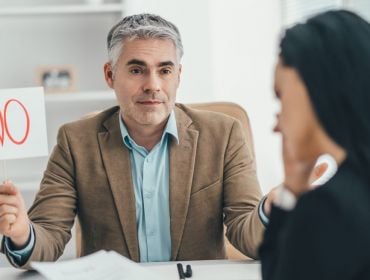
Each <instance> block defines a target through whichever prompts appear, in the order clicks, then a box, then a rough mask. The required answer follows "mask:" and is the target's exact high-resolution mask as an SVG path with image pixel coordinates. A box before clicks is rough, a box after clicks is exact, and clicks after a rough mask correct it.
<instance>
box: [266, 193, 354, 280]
mask: <svg viewBox="0 0 370 280" xmlns="http://www.w3.org/2000/svg"><path fill="white" fill-rule="evenodd" d="M344 217H345V213H344V212H343V211H341V210H340V207H338V206H337V205H336V203H335V201H334V200H333V199H328V197H325V196H316V195H312V194H306V195H304V196H303V197H301V198H300V200H299V201H298V204H297V206H296V208H295V209H294V210H293V211H292V212H291V213H289V212H286V211H284V210H281V209H279V208H277V207H275V206H273V207H272V211H271V217H270V223H269V225H268V226H267V229H266V232H265V236H264V240H263V244H262V246H261V248H260V257H261V265H262V276H263V279H264V280H296V279H300V280H311V279H336V280H341V279H352V277H351V275H352V276H353V275H355V274H356V272H355V270H356V267H355V266H353V265H351V264H350V263H351V262H349V261H348V258H351V256H352V257H354V255H353V252H356V250H358V249H359V250H358V252H360V251H361V249H360V248H356V249H355V250H354V247H355V245H354V242H353V240H351V238H350V235H349V232H350V231H351V230H353V227H351V226H350V225H346V224H345V223H344V222H343V219H344ZM352 263H353V262H352Z"/></svg>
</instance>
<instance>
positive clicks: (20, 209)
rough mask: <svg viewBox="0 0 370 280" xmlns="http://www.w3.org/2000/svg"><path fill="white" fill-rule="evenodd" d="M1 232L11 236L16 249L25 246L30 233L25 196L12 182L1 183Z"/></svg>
mask: <svg viewBox="0 0 370 280" xmlns="http://www.w3.org/2000/svg"><path fill="white" fill-rule="evenodd" d="M0 234H2V235H5V236H7V237H9V238H10V239H11V241H12V245H13V246H14V247H15V249H17V248H22V247H24V246H25V245H26V243H27V241H28V238H29V235H30V226H29V219H28V215H27V211H26V206H25V203H24V200H23V197H22V195H21V193H20V191H19V189H18V188H17V187H16V186H14V185H13V184H12V183H11V182H4V183H3V184H1V185H0Z"/></svg>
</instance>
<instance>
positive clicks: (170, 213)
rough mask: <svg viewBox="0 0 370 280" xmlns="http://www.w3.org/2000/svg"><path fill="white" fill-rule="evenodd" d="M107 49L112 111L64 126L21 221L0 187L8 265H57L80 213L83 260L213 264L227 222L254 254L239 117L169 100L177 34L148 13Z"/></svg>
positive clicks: (254, 210)
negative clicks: (110, 255)
mask: <svg viewBox="0 0 370 280" xmlns="http://www.w3.org/2000/svg"><path fill="white" fill-rule="evenodd" d="M108 54H109V62H107V63H106V64H105V66H104V74H105V79H106V81H107V84H108V86H109V87H111V88H112V89H113V90H114V91H115V93H116V96H117V101H118V105H119V106H117V107H114V108H110V109H107V110H106V111H104V112H102V113H100V114H98V115H96V116H94V117H91V118H88V119H84V120H79V121H76V122H73V123H70V124H66V125H64V126H62V127H61V129H60V130H59V134H58V143H57V145H56V147H55V148H54V150H53V153H52V155H51V157H50V160H49V163H48V166H47V169H46V171H45V174H44V178H43V180H42V182H41V187H40V190H39V192H38V194H37V197H36V199H35V202H34V204H33V206H32V207H31V209H30V210H29V212H28V214H27V213H26V210H25V206H24V202H23V199H22V197H21V195H20V192H19V190H18V189H17V188H16V187H15V186H14V185H12V184H11V183H10V182H7V183H4V184H3V185H0V233H2V234H3V235H5V238H4V240H3V251H5V253H6V255H7V256H8V259H9V260H10V262H11V263H12V264H13V265H15V266H20V267H25V268H28V267H29V263H30V261H55V260H56V259H57V258H58V257H59V256H60V255H61V254H62V253H63V249H64V246H65V244H66V243H67V242H68V240H69V239H70V237H71V227H72V225H73V223H74V219H75V216H76V215H77V216H78V219H79V222H80V225H81V231H82V243H81V254H82V255H86V254H90V253H93V252H95V251H97V250H100V249H105V250H115V251H117V252H119V253H121V254H122V255H125V256H127V257H129V258H131V259H132V260H134V261H141V262H147V261H169V260H192V259H221V258H225V257H226V255H225V248H224V235H223V224H224V223H225V225H226V226H227V235H228V238H229V239H230V241H231V243H232V244H233V245H234V246H236V247H237V248H238V249H239V250H241V251H242V252H243V253H245V254H246V255H248V256H250V257H254V258H255V257H256V251H257V247H258V245H259V243H260V240H261V237H262V232H263V229H264V226H263V224H262V222H261V218H260V214H259V212H260V213H262V212H263V211H262V210H261V209H262V207H258V206H259V205H260V206H261V205H262V204H261V202H260V200H261V191H260V188H259V185H258V182H257V178H256V172H255V163H254V159H253V156H252V155H251V154H250V151H249V150H248V149H247V144H246V140H245V138H244V136H243V132H242V129H241V125H240V123H239V122H238V121H236V120H234V119H232V118H229V117H226V116H224V115H221V114H217V113H211V112H204V111H198V110H193V109H190V108H188V107H186V106H184V105H182V104H175V100H176V91H177V88H178V86H179V83H180V76H181V64H180V60H181V57H182V54H183V47H182V43H181V37H180V34H179V31H178V29H177V28H176V27H175V26H174V25H173V24H172V23H170V22H168V21H167V20H165V19H163V18H161V17H159V16H156V15H151V14H140V15H134V16H128V17H126V18H124V19H122V20H121V21H120V22H119V23H117V24H116V25H115V26H114V27H113V28H112V29H111V31H110V32H109V35H108ZM262 214H263V213H262Z"/></svg>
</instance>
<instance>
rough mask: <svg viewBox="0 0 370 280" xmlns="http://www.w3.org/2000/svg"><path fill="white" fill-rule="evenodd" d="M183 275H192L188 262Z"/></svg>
mask: <svg viewBox="0 0 370 280" xmlns="http://www.w3.org/2000/svg"><path fill="white" fill-rule="evenodd" d="M185 276H186V277H188V278H190V277H191V276H193V271H192V270H191V266H190V264H188V265H186V272H185Z"/></svg>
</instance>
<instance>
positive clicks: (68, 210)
mask: <svg viewBox="0 0 370 280" xmlns="http://www.w3.org/2000/svg"><path fill="white" fill-rule="evenodd" d="M74 177H75V176H74V161H73V157H72V153H71V149H70V146H69V141H68V136H67V128H66V127H62V128H61V129H60V130H59V132H58V137H57V145H56V146H55V147H54V150H53V152H52V154H51V156H50V158H49V162H48V165H47V168H46V171H45V173H44V176H43V179H42V181H41V185H40V190H39V191H38V193H37V195H36V198H35V201H34V203H33V205H32V206H31V208H30V209H29V213H28V214H29V218H30V220H31V222H32V225H33V228H34V232H35V245H34V248H33V251H32V254H31V255H30V257H29V259H28V261H27V262H26V263H25V264H24V265H23V266H22V268H27V269H29V268H30V262H31V261H55V260H57V259H58V258H59V257H60V256H61V255H62V253H63V250H64V247H65V245H66V244H67V242H68V241H69V239H70V238H71V228H72V226H73V223H74V220H75V216H76V205H77V192H76V189H75V184H74Z"/></svg>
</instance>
